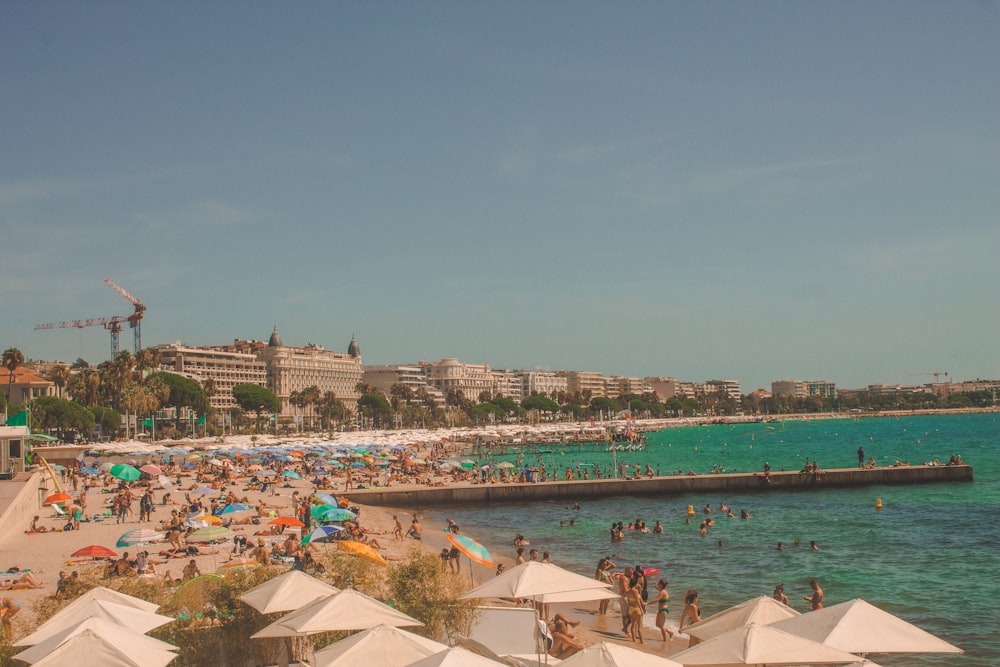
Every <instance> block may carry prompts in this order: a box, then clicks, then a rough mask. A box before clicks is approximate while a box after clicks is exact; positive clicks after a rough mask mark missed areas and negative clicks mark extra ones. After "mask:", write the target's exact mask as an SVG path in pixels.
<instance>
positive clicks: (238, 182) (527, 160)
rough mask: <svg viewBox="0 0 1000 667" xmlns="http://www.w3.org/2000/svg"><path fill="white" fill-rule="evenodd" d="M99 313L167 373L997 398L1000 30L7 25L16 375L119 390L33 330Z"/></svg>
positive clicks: (964, 14) (494, 14) (648, 17)
mask: <svg viewBox="0 0 1000 667" xmlns="http://www.w3.org/2000/svg"><path fill="white" fill-rule="evenodd" d="M105 278H110V279H111V280H113V281H114V282H116V283H117V284H119V285H121V286H122V287H123V288H125V289H126V290H128V291H129V292H131V293H132V294H134V295H135V296H137V297H138V298H139V299H141V300H142V301H143V302H144V303H145V304H146V306H147V307H148V310H147V311H146V314H145V318H144V319H143V321H142V329H141V330H142V342H143V344H144V345H146V346H149V345H155V344H162V343H172V342H175V341H181V342H183V343H185V344H187V345H221V344H226V343H231V342H232V341H233V340H235V339H261V340H266V339H267V338H268V336H269V335H270V333H271V331H272V329H273V328H274V327H277V329H278V331H279V332H280V334H281V337H282V339H283V341H284V343H285V344H287V345H296V346H302V345H305V344H307V343H315V344H317V345H321V346H323V347H325V348H327V349H332V350H338V351H343V352H346V351H347V345H348V343H349V341H350V340H351V337H352V336H356V338H357V340H358V343H359V344H360V346H361V351H362V356H363V361H364V363H365V364H366V365H367V364H396V363H413V362H416V361H419V360H436V359H441V358H445V357H457V358H459V359H460V360H461V361H463V362H468V363H485V364H490V365H491V366H493V367H494V368H509V369H516V368H519V369H524V368H536V367H545V368H549V369H552V370H562V369H575V370H588V371H598V372H601V373H604V374H607V375H628V376H639V377H644V376H659V375H663V376H673V377H676V378H678V379H680V380H689V381H705V380H710V379H737V380H739V381H740V383H741V386H742V389H743V391H744V392H749V391H751V390H753V389H755V388H758V387H764V388H769V387H770V383H771V381H772V380H778V379H786V378H797V379H801V380H818V379H822V380H830V381H834V382H836V383H837V386H838V387H844V388H854V387H863V386H865V385H867V384H870V383H893V384H895V383H902V384H922V383H929V382H933V381H934V377H933V376H932V375H930V374H931V373H934V372H938V373H941V374H943V373H948V378H949V379H954V380H965V379H973V378H990V379H995V378H1000V287H998V286H1000V5H998V4H997V3H995V2H973V1H962V0H958V1H956V2H936V1H935V2H924V1H921V0H902V1H898V2H894V1H880V0H874V1H872V2H861V1H851V0H847V1H843V2H841V1H837V2H833V1H827V2H824V1H817V2H770V1H759V2H735V1H734V2H721V1H708V2H680V1H669V0H664V1H662V2H642V1H636V2H626V3H608V2H588V1H579V2H577V1H574V2H568V1H560V0H553V1H550V2H518V1H510V2H466V1H455V2H440V1H434V0H428V1H426V2H393V1H386V2H376V3H367V2H349V1H344V2H299V3H265V2H256V3H243V2H214V1H212V0H208V1H199V2H193V1H187V2H185V1H181V2H171V3H136V2H116V1H114V0H106V1H102V2H96V3H76V2H65V1H59V2H55V1H54V2H45V1H43V2H26V1H20V0H0V284H2V289H0V346H2V347H3V348H4V349H6V348H8V347H17V348H18V349H20V350H21V351H22V352H23V353H24V354H25V356H26V357H27V358H29V359H48V360H51V359H60V360H63V361H67V362H72V361H74V360H75V359H77V358H78V357H79V358H83V359H85V360H87V361H88V362H90V363H92V364H96V363H100V362H102V361H104V360H106V359H107V358H108V356H109V355H110V350H109V348H110V345H109V335H108V333H107V332H106V331H105V330H104V329H102V328H100V327H92V328H87V329H54V330H41V331H36V330H35V329H34V327H35V326H36V325H38V324H41V323H48V322H60V321H66V320H73V319H80V318H89V317H108V316H114V315H128V314H130V313H131V312H132V307H131V305H130V304H129V303H128V302H127V301H126V300H125V299H123V298H122V297H121V296H119V295H118V294H116V293H115V292H114V291H113V290H112V289H110V288H109V287H108V286H107V285H105V283H104V279H105ZM131 344H132V339H131V335H130V332H129V331H127V330H126V331H125V332H124V333H123V334H122V336H121V347H122V349H125V348H130V347H131ZM940 379H942V380H943V379H944V376H943V375H941V376H940Z"/></svg>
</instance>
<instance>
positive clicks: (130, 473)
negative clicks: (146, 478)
mask: <svg viewBox="0 0 1000 667" xmlns="http://www.w3.org/2000/svg"><path fill="white" fill-rule="evenodd" d="M111 476H112V477H117V478H118V479H123V480H125V481H126V482H134V481H136V480H137V479H139V478H140V477H141V476H142V473H141V472H139V469H138V468H135V467H134V466H130V465H128V464H125V463H117V464H115V465H113V466H111Z"/></svg>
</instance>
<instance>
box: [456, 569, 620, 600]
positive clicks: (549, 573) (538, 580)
mask: <svg viewBox="0 0 1000 667" xmlns="http://www.w3.org/2000/svg"><path fill="white" fill-rule="evenodd" d="M608 588H610V587H609V586H608V585H607V584H604V583H602V582H600V581H598V580H597V579H593V578H591V577H585V576H583V575H581V574H576V573H574V572H570V571H569V570H564V569H563V568H561V567H559V566H558V565H553V564H551V563H539V562H537V561H528V562H527V563H522V564H521V565H517V566H515V567H512V568H510V569H509V570H507V571H506V572H504V573H503V574H501V575H500V576H498V577H494V578H493V579H489V580H488V581H486V582H485V583H482V584H480V585H479V586H476V587H475V588H473V589H472V590H471V591H469V592H468V593H466V594H465V595H462V596H461V597H459V599H460V600H473V599H477V598H532V599H535V600H538V599H539V598H540V597H541V596H544V595H548V594H551V593H568V592H571V591H586V590H594V589H598V590H600V589H605V590H606V589H608ZM577 599H589V598H577Z"/></svg>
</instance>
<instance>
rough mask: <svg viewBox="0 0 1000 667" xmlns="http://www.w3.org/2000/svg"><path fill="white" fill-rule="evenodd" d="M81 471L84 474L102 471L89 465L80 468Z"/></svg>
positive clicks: (95, 473) (94, 473) (96, 473)
mask: <svg viewBox="0 0 1000 667" xmlns="http://www.w3.org/2000/svg"><path fill="white" fill-rule="evenodd" d="M80 472H81V473H83V474H84V475H100V474H101V471H100V470H98V469H97V468H95V467H93V466H87V467H86V468H80Z"/></svg>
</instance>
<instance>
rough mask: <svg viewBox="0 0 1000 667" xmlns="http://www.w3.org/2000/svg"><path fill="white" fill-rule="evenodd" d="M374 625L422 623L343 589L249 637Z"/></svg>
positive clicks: (363, 627) (297, 634)
mask: <svg viewBox="0 0 1000 667" xmlns="http://www.w3.org/2000/svg"><path fill="white" fill-rule="evenodd" d="M377 625H391V626H393V627H412V626H417V625H423V623H421V622H420V621H418V620H417V619H415V618H412V617H410V616H407V615H406V614H404V613H403V612H401V611H397V610H396V609H393V608H392V607H390V606H389V605H387V604H384V603H382V602H379V601H378V600H376V599H374V598H370V597H368V596H367V595H364V594H363V593H359V592H357V591H356V590H354V589H352V588H345V589H344V590H342V591H340V592H339V593H335V594H334V595H330V596H329V597H324V598H319V599H318V600H314V601H313V602H310V603H309V604H307V605H306V606H304V607H302V608H301V609H299V610H298V611H293V612H292V613H290V614H288V615H286V616H283V617H281V618H280V619H278V620H277V621H275V622H274V623H272V624H271V625H269V626H267V627H265V628H264V629H263V630H261V631H260V632H258V633H257V634H255V635H252V636H251V637H250V638H251V639H263V638H266V637H303V636H307V635H315V634H318V633H320V632H335V631H339V630H367V629H369V628H374V627H375V626H377Z"/></svg>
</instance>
